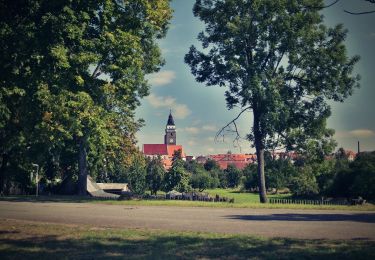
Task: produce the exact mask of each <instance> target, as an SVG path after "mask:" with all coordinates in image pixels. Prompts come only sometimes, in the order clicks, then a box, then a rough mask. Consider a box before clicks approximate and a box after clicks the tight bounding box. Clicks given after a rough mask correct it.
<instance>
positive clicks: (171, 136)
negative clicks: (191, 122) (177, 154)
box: [164, 110, 176, 145]
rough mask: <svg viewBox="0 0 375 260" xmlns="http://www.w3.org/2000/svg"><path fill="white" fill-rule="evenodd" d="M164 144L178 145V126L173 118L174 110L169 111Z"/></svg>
mask: <svg viewBox="0 0 375 260" xmlns="http://www.w3.org/2000/svg"><path fill="white" fill-rule="evenodd" d="M164 144H168V145H176V126H175V124H174V119H173V116H172V110H170V111H169V116H168V122H167V125H166V127H165V135H164Z"/></svg>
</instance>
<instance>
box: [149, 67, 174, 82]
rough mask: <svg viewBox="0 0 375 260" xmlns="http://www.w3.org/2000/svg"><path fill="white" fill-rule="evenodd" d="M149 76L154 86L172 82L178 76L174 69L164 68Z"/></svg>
mask: <svg viewBox="0 0 375 260" xmlns="http://www.w3.org/2000/svg"><path fill="white" fill-rule="evenodd" d="M147 78H148V82H149V83H150V84H151V85H152V86H163V85H168V84H169V83H171V82H172V81H173V80H174V79H175V78H176V73H175V72H174V71H172V70H163V71H159V72H156V73H152V74H150V75H148V76H147Z"/></svg>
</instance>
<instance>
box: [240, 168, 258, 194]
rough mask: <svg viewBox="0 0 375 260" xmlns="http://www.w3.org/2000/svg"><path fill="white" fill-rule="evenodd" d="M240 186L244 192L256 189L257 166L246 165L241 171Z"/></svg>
mask: <svg viewBox="0 0 375 260" xmlns="http://www.w3.org/2000/svg"><path fill="white" fill-rule="evenodd" d="M241 181H242V185H243V188H244V189H245V190H251V189H254V188H257V187H258V184H259V180H258V174H257V166H256V165H255V164H248V165H246V167H245V168H244V169H243V170H242V179H241Z"/></svg>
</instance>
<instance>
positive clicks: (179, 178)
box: [164, 165, 191, 192]
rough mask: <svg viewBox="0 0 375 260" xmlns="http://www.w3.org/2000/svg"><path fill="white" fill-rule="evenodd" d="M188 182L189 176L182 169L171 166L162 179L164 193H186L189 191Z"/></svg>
mask: <svg viewBox="0 0 375 260" xmlns="http://www.w3.org/2000/svg"><path fill="white" fill-rule="evenodd" d="M189 182H190V174H189V173H188V172H187V171H186V170H185V169H184V168H183V167H181V166H179V165H177V166H174V167H173V166H172V167H171V168H170V169H169V170H168V171H167V172H166V174H165V177H164V191H165V192H168V191H172V190H176V191H178V192H188V191H190V190H191V186H190V184H189Z"/></svg>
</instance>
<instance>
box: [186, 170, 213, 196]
mask: <svg viewBox="0 0 375 260" xmlns="http://www.w3.org/2000/svg"><path fill="white" fill-rule="evenodd" d="M211 182H212V177H211V176H210V174H209V173H208V172H206V171H204V170H203V171H202V170H199V171H198V172H196V173H194V174H193V175H192V176H191V179H190V184H191V187H192V188H193V189H198V190H199V191H200V192H202V191H204V190H205V189H208V188H211V187H212V184H211ZM215 188H216V187H215Z"/></svg>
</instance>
